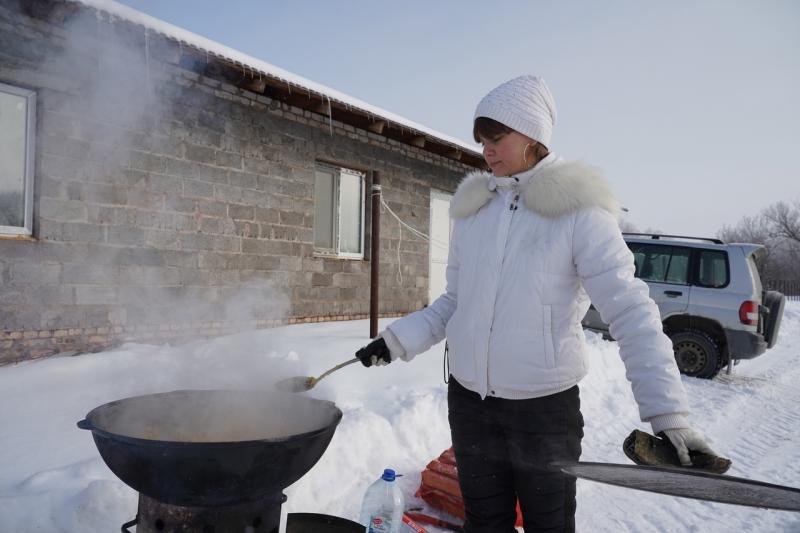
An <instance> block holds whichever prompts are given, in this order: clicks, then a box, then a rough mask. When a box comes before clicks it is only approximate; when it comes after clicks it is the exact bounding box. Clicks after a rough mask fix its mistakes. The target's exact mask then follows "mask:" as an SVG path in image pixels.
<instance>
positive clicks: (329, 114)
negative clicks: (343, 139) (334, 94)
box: [328, 96, 333, 137]
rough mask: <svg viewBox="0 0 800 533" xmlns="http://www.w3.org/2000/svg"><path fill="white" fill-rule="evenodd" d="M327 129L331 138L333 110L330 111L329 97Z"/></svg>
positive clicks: (329, 101)
mask: <svg viewBox="0 0 800 533" xmlns="http://www.w3.org/2000/svg"><path fill="white" fill-rule="evenodd" d="M328 127H329V128H330V133H331V137H333V110H332V109H331V97H330V96H329V97H328Z"/></svg>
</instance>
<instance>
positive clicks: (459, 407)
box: [356, 76, 713, 533]
mask: <svg viewBox="0 0 800 533" xmlns="http://www.w3.org/2000/svg"><path fill="white" fill-rule="evenodd" d="M555 121H556V110H555V103H554V101H553V97H552V95H551V94H550V91H549V89H548V88H547V86H546V85H545V83H544V81H543V80H542V79H541V78H538V77H534V76H521V77H519V78H515V79H513V80H510V81H508V82H506V83H504V84H502V85H500V86H499V87H497V88H495V89H494V90H492V91H491V92H490V93H489V94H487V95H486V96H485V97H484V98H483V99H482V100H481V102H480V103H479V104H478V107H477V109H476V111H475V121H474V132H473V134H474V137H475V140H476V141H478V142H480V143H481V144H483V156H484V159H485V160H486V163H487V164H488V165H489V168H490V169H491V174H488V173H473V174H470V175H468V176H467V177H466V178H465V179H464V180H463V181H462V182H461V184H460V185H459V186H458V189H457V190H456V193H455V195H454V197H453V200H452V203H451V207H450V214H451V216H452V217H453V218H454V219H455V225H454V228H453V233H452V235H451V239H450V253H449V257H448V264H447V289H446V292H445V294H443V295H442V296H440V297H439V298H438V299H437V300H436V301H435V302H433V304H431V305H430V306H429V307H427V308H425V309H423V310H421V311H417V312H415V313H412V314H410V315H408V316H406V317H404V318H402V319H399V320H397V321H395V322H393V323H392V324H391V325H390V326H389V327H388V328H387V329H386V330H384V331H383V332H382V333H381V335H380V337H379V338H377V339H376V340H374V341H373V342H372V343H370V344H369V345H367V346H365V347H364V348H362V349H361V350H359V351H358V352H357V354H356V355H357V356H358V357H359V358H360V359H361V361H362V362H363V363H364V364H365V365H366V366H370V365H371V364H385V363H388V362H391V361H392V360H393V359H396V358H398V357H400V358H402V359H404V360H410V359H411V358H412V357H414V356H415V355H416V354H418V353H422V352H424V351H426V350H428V349H429V348H430V347H431V346H433V345H434V344H436V343H437V342H440V341H441V340H442V339H443V338H445V336H446V337H447V340H448V345H449V358H450V373H451V379H450V382H449V385H448V405H449V421H450V430H451V434H452V438H453V448H454V451H455V456H456V462H457V464H458V472H459V481H460V484H461V490H462V493H463V497H464V505H465V509H466V516H467V519H466V524H465V527H464V529H465V531H467V532H468V533H477V532H487V533H488V532H491V533H505V532H512V531H514V521H515V517H516V514H515V503H516V500H517V498H519V502H520V508H521V511H522V515H523V521H524V527H525V531H526V533H532V532H544V531H547V532H556V531H558V532H561V531H574V530H575V479H574V478H572V477H569V476H565V475H563V474H561V473H559V472H557V471H555V470H553V469H552V468H550V467H549V465H550V463H551V462H553V461H577V460H578V458H579V457H580V453H581V438H582V437H583V418H582V416H581V413H580V400H579V393H578V386H577V384H578V382H579V381H580V380H581V379H582V378H583V377H584V376H585V375H586V373H587V362H586V357H585V352H586V346H585V341H584V335H583V330H582V328H581V318H582V317H583V316H584V314H585V313H586V310H587V308H588V307H589V303H590V299H591V302H592V303H594V305H595V307H596V308H597V309H598V310H599V311H600V314H601V316H602V318H603V319H604V320H605V321H606V322H608V323H609V325H610V332H611V334H612V335H613V337H614V338H615V339H617V341H618V342H619V350H620V355H621V357H622V360H623V361H624V363H625V368H626V375H627V378H628V379H629V380H630V381H631V385H632V388H633V393H634V397H635V399H636V402H637V404H638V406H639V412H640V415H641V418H642V420H643V421H646V422H649V423H650V424H651V425H652V428H653V433H658V432H661V431H663V432H665V433H666V435H667V436H668V437H669V439H670V440H671V441H672V442H673V444H674V445H675V447H676V449H677V450H678V452H679V455H680V458H681V462H683V463H684V464H691V461H690V459H689V454H688V450H689V449H692V450H698V451H702V452H706V453H713V452H712V451H711V450H710V449H709V447H708V445H707V444H706V443H705V441H704V440H703V437H702V436H700V435H699V434H698V433H697V432H696V431H694V430H692V429H691V428H690V426H689V423H688V421H687V415H688V411H689V408H688V405H687V401H686V394H685V392H684V389H683V385H682V383H681V380H680V376H679V373H678V369H677V367H676V365H675V360H674V357H673V352H672V344H671V342H670V340H669V339H668V338H667V337H666V336H665V335H664V333H663V332H662V328H661V319H660V317H659V313H658V308H657V307H656V305H655V303H654V302H653V300H651V299H650V297H649V293H648V288H647V285H646V284H645V283H643V282H642V281H640V280H638V279H636V278H635V277H634V275H633V274H634V262H633V257H632V255H631V252H630V251H629V250H628V247H627V246H626V244H625V241H624V240H623V238H622V234H621V233H620V230H619V227H618V225H617V222H616V216H617V214H618V211H619V204H618V203H617V201H616V200H615V198H614V196H613V195H612V194H611V191H610V189H609V187H608V184H607V183H606V182H605V181H604V180H603V179H602V178H601V177H600V176H599V175H598V173H597V171H596V170H595V169H593V168H591V167H588V166H586V165H584V164H582V163H578V162H568V161H564V160H562V159H559V158H557V157H556V156H555V155H553V154H552V153H551V152H550V150H549V147H550V137H551V134H552V130H553V126H554V125H555Z"/></svg>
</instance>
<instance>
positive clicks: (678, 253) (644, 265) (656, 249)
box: [628, 243, 690, 285]
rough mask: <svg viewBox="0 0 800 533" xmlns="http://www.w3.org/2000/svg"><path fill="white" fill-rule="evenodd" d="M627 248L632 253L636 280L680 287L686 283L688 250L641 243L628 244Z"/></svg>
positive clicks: (687, 276) (687, 279)
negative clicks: (672, 284)
mask: <svg viewBox="0 0 800 533" xmlns="http://www.w3.org/2000/svg"><path fill="white" fill-rule="evenodd" d="M628 246H629V247H630V249H631V252H632V253H633V261H634V264H635V265H636V271H635V275H636V277H637V278H641V279H643V280H646V281H657V282H661V283H675V284H680V285H686V284H687V283H688V281H689V254H690V250H689V249H688V248H680V247H677V246H663V245H658V244H642V243H629V244H628Z"/></svg>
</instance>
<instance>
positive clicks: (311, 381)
mask: <svg viewBox="0 0 800 533" xmlns="http://www.w3.org/2000/svg"><path fill="white" fill-rule="evenodd" d="M357 361H359V358H358V357H354V358H352V359H350V360H349V361H345V362H344V363H340V364H338V365H336V366H335V367H333V368H331V369H330V370H328V371H327V372H325V373H324V374H322V375H321V376H320V377H318V378H315V377H312V376H296V377H292V378H286V379H282V380H280V381H278V382H277V383H275V387H276V388H277V389H278V390H282V391H284V392H305V391H307V390H311V389H313V388H314V387H315V386H316V385H317V383H319V382H320V380H321V379H322V378H324V377H325V376H327V375H329V374H330V373H332V372H336V371H337V370H339V369H340V368H344V367H346V366H347V365H352V364H353V363H355V362H357Z"/></svg>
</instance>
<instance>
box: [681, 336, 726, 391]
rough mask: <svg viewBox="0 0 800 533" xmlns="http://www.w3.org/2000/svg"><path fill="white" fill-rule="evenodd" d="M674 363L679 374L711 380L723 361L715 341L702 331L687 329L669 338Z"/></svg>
mask: <svg viewBox="0 0 800 533" xmlns="http://www.w3.org/2000/svg"><path fill="white" fill-rule="evenodd" d="M669 338H670V339H671V340H672V349H673V351H674V353H675V362H676V363H677V364H678V370H680V371H681V374H686V375H687V376H693V377H696V378H702V379H711V378H713V377H714V376H716V375H717V373H719V371H720V369H721V368H722V365H723V361H722V356H721V354H720V349H719V346H717V343H716V341H715V340H714V339H713V338H712V337H711V336H710V335H709V334H708V333H705V332H704V331H700V330H697V329H687V330H683V331H677V332H675V333H673V334H671V335H670V336H669Z"/></svg>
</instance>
